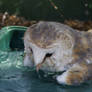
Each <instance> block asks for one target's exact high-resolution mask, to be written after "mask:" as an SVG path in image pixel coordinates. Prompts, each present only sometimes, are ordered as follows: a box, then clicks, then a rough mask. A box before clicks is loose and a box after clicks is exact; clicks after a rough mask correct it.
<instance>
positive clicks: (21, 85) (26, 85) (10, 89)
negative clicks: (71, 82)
mask: <svg viewBox="0 0 92 92" xmlns="http://www.w3.org/2000/svg"><path fill="white" fill-rule="evenodd" d="M0 57H1V58H0V61H1V62H0V92H92V83H85V84H83V85H81V86H79V87H73V86H64V85H58V84H57V83H56V82H55V81H54V80H52V79H51V78H48V77H41V78H39V77H38V75H37V73H36V71H35V70H33V69H30V68H27V67H24V66H23V63H22V61H23V52H22V51H13V52H1V53H0Z"/></svg>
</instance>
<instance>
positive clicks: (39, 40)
mask: <svg viewBox="0 0 92 92" xmlns="http://www.w3.org/2000/svg"><path fill="white" fill-rule="evenodd" d="M24 47H25V48H24V52H25V57H24V61H23V62H24V66H29V67H36V70H37V71H39V69H40V70H43V71H47V72H63V73H62V74H60V75H58V76H56V78H55V79H56V81H57V83H59V84H62V85H80V84H82V83H84V82H86V81H88V80H91V78H92V31H86V32H85V31H79V30H76V29H73V28H71V27H69V26H67V25H65V24H61V23H58V22H47V21H40V22H38V23H36V24H34V25H32V26H30V27H29V28H28V29H27V31H26V32H25V33H24Z"/></svg>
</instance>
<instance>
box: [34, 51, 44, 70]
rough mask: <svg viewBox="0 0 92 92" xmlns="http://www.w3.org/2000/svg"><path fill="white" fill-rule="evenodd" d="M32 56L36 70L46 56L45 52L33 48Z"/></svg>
mask: <svg viewBox="0 0 92 92" xmlns="http://www.w3.org/2000/svg"><path fill="white" fill-rule="evenodd" d="M33 56H34V63H35V66H36V70H37V71H39V69H40V67H41V65H42V63H43V60H44V58H45V56H46V52H44V51H42V50H39V49H38V50H33Z"/></svg>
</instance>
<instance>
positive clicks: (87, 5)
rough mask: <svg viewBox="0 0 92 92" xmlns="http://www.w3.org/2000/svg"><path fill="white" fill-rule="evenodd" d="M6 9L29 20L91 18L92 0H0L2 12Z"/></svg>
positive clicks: (0, 10)
mask: <svg viewBox="0 0 92 92" xmlns="http://www.w3.org/2000/svg"><path fill="white" fill-rule="evenodd" d="M51 2H53V3H54V4H55V5H56V6H57V7H58V9H57V10H56V9H55V8H54V7H53V5H52V4H51ZM5 11H7V12H8V13H9V14H17V15H18V16H23V17H25V18H26V19H29V20H49V21H63V20H65V19H78V20H91V19H92V12H91V11H92V0H0V12H3V13H4V12H5Z"/></svg>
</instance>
